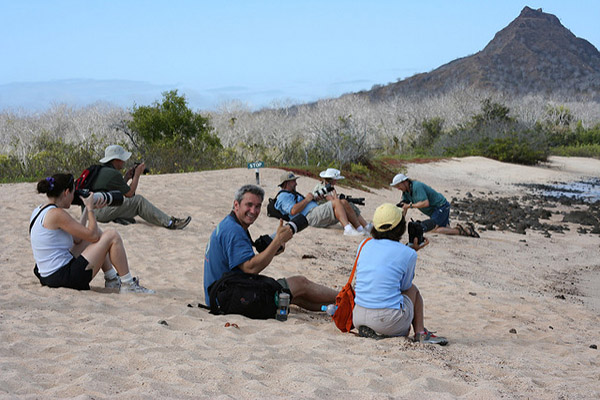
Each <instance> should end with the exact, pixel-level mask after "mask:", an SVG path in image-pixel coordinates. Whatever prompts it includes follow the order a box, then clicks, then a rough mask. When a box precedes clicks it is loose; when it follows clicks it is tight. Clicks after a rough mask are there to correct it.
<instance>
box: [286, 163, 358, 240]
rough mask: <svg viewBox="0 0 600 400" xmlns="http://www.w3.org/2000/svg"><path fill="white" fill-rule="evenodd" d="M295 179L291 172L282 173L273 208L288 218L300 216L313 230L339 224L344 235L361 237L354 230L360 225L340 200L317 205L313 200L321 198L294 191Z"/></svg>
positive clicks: (353, 214)
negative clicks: (304, 218) (342, 228)
mask: <svg viewBox="0 0 600 400" xmlns="http://www.w3.org/2000/svg"><path fill="white" fill-rule="evenodd" d="M297 179H298V177H297V176H296V175H295V174H294V173H293V172H284V173H283V175H281V178H280V179H279V182H280V183H279V186H280V187H281V190H280V191H279V193H277V196H276V200H275V208H276V209H277V210H278V211H279V212H280V213H281V214H283V215H284V216H288V217H293V216H295V215H297V214H302V215H304V216H305V217H306V219H307V220H308V224H309V225H310V226H312V227H315V228H326V227H328V226H331V225H335V224H337V223H338V222H339V223H340V224H342V226H343V227H344V235H346V236H360V235H363V233H362V232H359V231H357V230H356V228H358V227H359V226H361V225H360V223H359V222H358V217H357V216H356V214H355V213H354V211H352V209H350V210H349V211H348V212H347V211H346V209H345V208H344V205H343V204H342V202H341V201H340V199H333V200H332V201H328V202H325V203H324V204H321V205H318V204H317V202H316V201H315V200H319V199H320V197H322V196H320V195H317V196H315V195H314V194H313V193H312V192H311V193H308V194H307V195H306V196H303V195H301V194H300V193H298V192H297V191H296V186H297V185H298V183H297V182H296V180H297ZM361 228H362V226H361Z"/></svg>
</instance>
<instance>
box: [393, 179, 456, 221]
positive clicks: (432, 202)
mask: <svg viewBox="0 0 600 400" xmlns="http://www.w3.org/2000/svg"><path fill="white" fill-rule="evenodd" d="M423 200H429V207H423V208H419V210H420V211H421V212H422V213H423V214H425V215H428V216H431V214H433V212H434V211H435V210H436V209H438V208H440V207H441V206H443V205H444V204H446V203H447V202H448V201H447V200H446V198H445V197H444V196H443V195H441V194H440V193H438V192H436V191H435V190H433V189H432V188H431V187H429V186H427V185H426V184H424V183H423V182H418V181H412V185H411V187H410V191H408V192H403V193H402V201H404V202H405V203H413V204H414V203H418V202H419V201H423Z"/></svg>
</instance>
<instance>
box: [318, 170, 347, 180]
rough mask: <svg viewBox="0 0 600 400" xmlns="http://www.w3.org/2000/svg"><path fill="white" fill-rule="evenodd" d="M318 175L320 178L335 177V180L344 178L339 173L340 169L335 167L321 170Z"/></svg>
mask: <svg viewBox="0 0 600 400" xmlns="http://www.w3.org/2000/svg"><path fill="white" fill-rule="evenodd" d="M319 176H320V177H321V178H327V179H335V180H336V181H339V180H340V179H344V177H343V176H342V175H341V172H340V170H339V169H335V168H327V169H326V170H325V171H321V173H320V174H319Z"/></svg>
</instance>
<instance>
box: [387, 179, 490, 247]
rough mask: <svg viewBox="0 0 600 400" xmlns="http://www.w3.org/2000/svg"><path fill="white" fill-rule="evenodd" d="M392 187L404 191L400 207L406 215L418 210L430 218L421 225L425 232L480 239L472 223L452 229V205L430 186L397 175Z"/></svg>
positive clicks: (391, 184)
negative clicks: (408, 212)
mask: <svg viewBox="0 0 600 400" xmlns="http://www.w3.org/2000/svg"><path fill="white" fill-rule="evenodd" d="M390 186H393V187H395V188H396V189H398V190H401V191H402V201H401V202H400V205H401V206H402V209H403V210H404V213H405V214H406V212H407V211H408V210H409V209H411V208H418V209H419V211H421V212H422V213H423V214H425V215H427V216H428V217H429V219H427V220H425V221H422V223H421V225H422V226H423V232H436V233H443V234H445V235H462V236H472V237H479V234H478V233H477V232H476V231H475V227H474V226H473V224H472V223H468V224H467V227H466V228H465V227H463V226H462V225H460V224H457V225H456V227H455V228H452V227H450V203H449V202H448V200H446V198H445V197H444V196H443V195H442V194H441V193H438V192H436V191H435V190H433V189H432V188H431V187H430V186H428V185H426V184H424V183H423V182H419V181H415V180H412V179H409V178H408V177H407V176H406V175H404V174H398V175H396V176H395V177H394V179H393V180H392V183H390Z"/></svg>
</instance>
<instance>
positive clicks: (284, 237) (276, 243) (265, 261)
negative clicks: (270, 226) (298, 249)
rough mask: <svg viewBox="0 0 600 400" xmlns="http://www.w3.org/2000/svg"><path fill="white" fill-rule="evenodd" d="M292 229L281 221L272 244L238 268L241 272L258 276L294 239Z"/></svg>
mask: <svg viewBox="0 0 600 400" xmlns="http://www.w3.org/2000/svg"><path fill="white" fill-rule="evenodd" d="M292 235H293V233H292V228H291V227H290V226H289V225H287V224H286V225H283V220H281V219H280V220H279V227H278V228H277V232H276V233H275V238H274V239H273V241H272V242H271V244H270V245H269V246H268V247H267V248H266V249H265V250H264V251H262V252H260V253H258V254H256V255H255V256H254V257H252V258H251V259H249V260H248V261H245V262H243V263H242V264H240V265H239V266H238V268H239V269H240V270H242V271H243V272H246V273H248V274H258V273H260V272H261V271H262V270H263V269H265V268H267V266H268V265H269V264H270V263H271V261H272V260H273V257H275V255H276V254H277V251H278V250H279V248H280V247H281V246H283V245H284V244H285V243H286V242H287V241H288V240H290V239H291V238H292Z"/></svg>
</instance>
